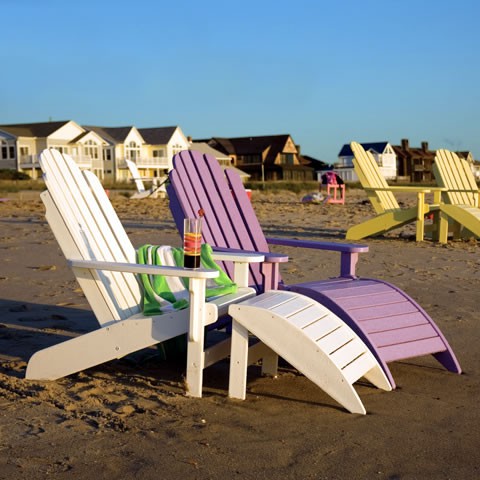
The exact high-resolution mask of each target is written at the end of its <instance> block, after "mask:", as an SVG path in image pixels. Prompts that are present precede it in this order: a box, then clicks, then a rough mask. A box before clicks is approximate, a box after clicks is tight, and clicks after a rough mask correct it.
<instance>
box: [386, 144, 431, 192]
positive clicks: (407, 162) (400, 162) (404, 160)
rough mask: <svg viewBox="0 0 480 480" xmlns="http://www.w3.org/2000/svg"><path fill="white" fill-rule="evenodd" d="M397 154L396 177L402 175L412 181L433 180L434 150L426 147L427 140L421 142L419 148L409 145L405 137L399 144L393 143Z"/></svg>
mask: <svg viewBox="0 0 480 480" xmlns="http://www.w3.org/2000/svg"><path fill="white" fill-rule="evenodd" d="M393 149H394V151H395V153H396V155H397V177H404V178H405V179H408V180H410V181H411V182H414V183H423V182H432V181H433V180H434V177H433V172H432V165H433V162H434V160H435V151H432V150H429V149H428V142H422V146H421V147H420V148H413V147H410V145H409V142H408V140H407V139H403V140H402V141H401V145H393Z"/></svg>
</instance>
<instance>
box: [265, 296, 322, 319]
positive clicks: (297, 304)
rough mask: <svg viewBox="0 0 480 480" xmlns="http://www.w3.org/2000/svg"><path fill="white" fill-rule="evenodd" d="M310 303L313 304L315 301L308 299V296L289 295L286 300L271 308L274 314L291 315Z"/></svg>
mask: <svg viewBox="0 0 480 480" xmlns="http://www.w3.org/2000/svg"><path fill="white" fill-rule="evenodd" d="M312 305H315V303H313V302H312V300H310V299H309V298H306V297H299V298H295V297H291V298H290V299H289V301H288V302H284V303H282V304H280V305H276V306H275V307H273V308H272V309H271V310H272V312H274V313H275V314H276V315H281V316H282V317H291V316H293V315H295V314H296V313H299V312H301V311H302V310H305V309H306V308H308V307H310V306H312Z"/></svg>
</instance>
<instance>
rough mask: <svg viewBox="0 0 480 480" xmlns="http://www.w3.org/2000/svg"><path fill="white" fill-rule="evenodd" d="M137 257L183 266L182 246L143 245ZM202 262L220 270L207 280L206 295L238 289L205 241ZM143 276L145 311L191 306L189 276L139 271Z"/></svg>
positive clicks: (142, 260)
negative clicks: (216, 274) (149, 273)
mask: <svg viewBox="0 0 480 480" xmlns="http://www.w3.org/2000/svg"><path fill="white" fill-rule="evenodd" d="M137 259H138V263H140V264H142V265H163V266H183V249H181V248H173V247H170V246H168V245H163V246H158V245H157V246H155V245H143V246H142V247H140V248H139V249H138V251H137ZM200 263H201V266H202V267H203V268H208V269H212V270H217V271H218V272H219V276H218V277H217V278H213V279H208V280H207V288H206V298H207V299H209V298H212V297H217V296H221V295H226V294H229V293H234V292H236V291H237V285H236V284H235V283H233V282H232V281H231V280H230V278H229V277H228V275H227V274H226V273H225V272H224V271H223V270H222V269H221V268H220V267H219V266H218V265H217V264H216V263H215V261H214V260H213V258H212V247H211V246H210V245H208V244H206V243H204V244H202V248H201V254H200ZM140 279H141V284H142V286H143V313H144V314H145V315H156V314H160V313H164V312H166V311H168V310H172V309H176V310H178V309H182V308H186V307H188V297H189V293H188V278H180V277H165V276H163V275H147V274H140Z"/></svg>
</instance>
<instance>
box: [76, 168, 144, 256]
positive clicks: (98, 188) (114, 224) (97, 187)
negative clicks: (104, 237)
mask: <svg viewBox="0 0 480 480" xmlns="http://www.w3.org/2000/svg"><path fill="white" fill-rule="evenodd" d="M83 175H84V177H85V179H86V181H87V183H88V184H89V186H90V188H91V190H92V193H93V194H94V195H95V198H96V199H97V202H98V205H99V207H100V208H101V210H102V212H103V214H104V216H105V218H106V219H107V221H108V223H109V224H110V228H111V229H112V231H113V232H114V234H115V237H116V238H117V239H118V242H119V244H120V246H121V247H122V250H123V253H124V255H125V257H126V259H127V261H128V262H131V263H135V262H136V252H135V248H134V247H133V245H132V242H131V241H130V238H129V237H128V235H127V232H126V231H125V228H124V227H123V225H122V223H121V222H120V219H119V218H118V215H117V212H116V211H115V210H114V209H113V206H112V204H111V202H110V200H109V198H108V197H107V195H106V193H105V190H104V188H103V186H102V184H101V183H100V180H99V179H98V177H97V176H96V175H95V174H93V173H92V172H90V171H88V170H86V171H85V172H83Z"/></svg>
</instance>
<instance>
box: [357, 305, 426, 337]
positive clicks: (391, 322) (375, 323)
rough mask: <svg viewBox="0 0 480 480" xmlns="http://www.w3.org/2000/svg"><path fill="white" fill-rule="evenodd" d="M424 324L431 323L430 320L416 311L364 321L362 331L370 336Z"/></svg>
mask: <svg viewBox="0 0 480 480" xmlns="http://www.w3.org/2000/svg"><path fill="white" fill-rule="evenodd" d="M422 323H430V322H429V319H428V318H427V317H425V316H424V315H423V314H422V313H421V312H419V311H416V312H413V313H407V314H405V315H397V316H396V317H392V316H390V315H388V316H386V317H381V318H375V319H373V320H364V321H363V322H361V326H362V329H363V330H364V331H365V332H367V333H368V334H369V335H371V334H373V333H375V332H383V331H386V330H393V329H396V328H403V327H410V326H412V325H421V324H422Z"/></svg>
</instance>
